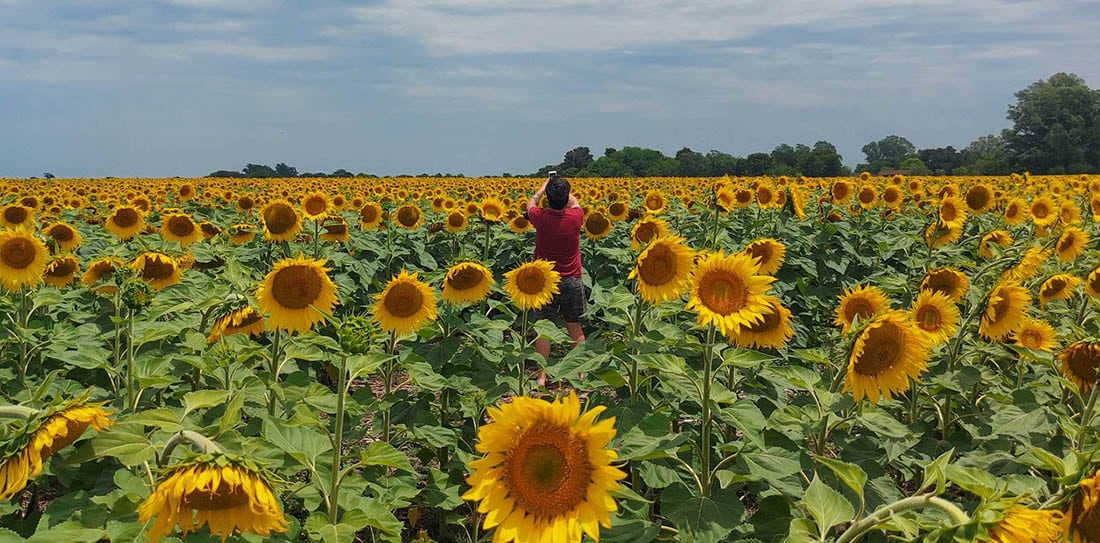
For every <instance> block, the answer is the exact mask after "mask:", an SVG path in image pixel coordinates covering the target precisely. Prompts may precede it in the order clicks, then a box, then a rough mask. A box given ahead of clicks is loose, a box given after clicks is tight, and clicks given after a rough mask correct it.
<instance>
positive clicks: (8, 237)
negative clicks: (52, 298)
mask: <svg viewBox="0 0 1100 543" xmlns="http://www.w3.org/2000/svg"><path fill="white" fill-rule="evenodd" d="M48 254H49V250H48V249H47V248H46V244H44V243H42V240H40V239H38V238H37V237H35V236H34V235H33V234H31V233H30V232H28V231H26V230H23V229H19V230H0V284H3V286H4V289H6V290H7V291H8V292H17V291H19V290H20V289H22V288H23V287H33V286H35V285H37V284H39V283H41V282H42V272H43V271H45V270H46V258H47V255H48Z"/></svg>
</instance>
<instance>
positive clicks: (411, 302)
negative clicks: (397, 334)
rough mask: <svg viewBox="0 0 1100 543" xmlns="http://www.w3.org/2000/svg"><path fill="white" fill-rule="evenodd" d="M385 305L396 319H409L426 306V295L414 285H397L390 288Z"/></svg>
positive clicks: (384, 301)
mask: <svg viewBox="0 0 1100 543" xmlns="http://www.w3.org/2000/svg"><path fill="white" fill-rule="evenodd" d="M383 304H385V306H386V310H387V311H389V312H390V313H391V314H393V315H394V316H395V317H397V318H399V319H407V318H409V317H411V316H413V315H415V314H416V312H417V311H420V309H421V308H422V307H423V306H424V295H423V294H421V292H420V289H418V288H416V285H414V284H412V283H397V284H395V285H393V286H392V287H390V291H389V292H387V293H386V297H385V299H384V300H383Z"/></svg>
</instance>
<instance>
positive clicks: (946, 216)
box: [940, 203, 959, 222]
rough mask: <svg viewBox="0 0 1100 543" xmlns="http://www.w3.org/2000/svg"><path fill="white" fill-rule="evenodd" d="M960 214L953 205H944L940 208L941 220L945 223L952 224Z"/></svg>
mask: <svg viewBox="0 0 1100 543" xmlns="http://www.w3.org/2000/svg"><path fill="white" fill-rule="evenodd" d="M958 216H959V214H958V213H957V212H956V210H955V206H953V205H951V204H946V203H945V204H944V205H943V206H941V207H940V220H942V221H944V222H951V221H954V220H955V219H956V218H958Z"/></svg>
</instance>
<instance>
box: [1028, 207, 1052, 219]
mask: <svg viewBox="0 0 1100 543" xmlns="http://www.w3.org/2000/svg"><path fill="white" fill-rule="evenodd" d="M1031 214H1032V215H1034V216H1035V218H1037V219H1045V218H1046V217H1047V215H1050V208H1048V207H1047V206H1046V204H1044V203H1037V204H1035V205H1033V206H1031Z"/></svg>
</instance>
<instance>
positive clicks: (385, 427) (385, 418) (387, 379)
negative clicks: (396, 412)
mask: <svg viewBox="0 0 1100 543" xmlns="http://www.w3.org/2000/svg"><path fill="white" fill-rule="evenodd" d="M387 347H388V349H387V351H388V354H389V355H390V358H389V360H387V361H386V371H385V374H384V375H383V386H384V392H383V396H382V398H383V399H386V398H389V397H390V394H391V393H392V392H393V359H394V357H395V356H396V355H397V332H392V331H391V332H390V342H389V345H388V346H387ZM382 441H385V442H386V443H389V442H390V410H389V408H388V407H387V408H386V409H383V410H382Z"/></svg>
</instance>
